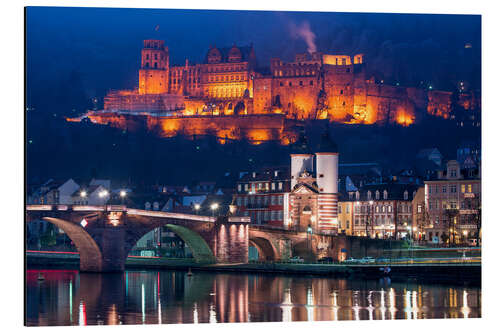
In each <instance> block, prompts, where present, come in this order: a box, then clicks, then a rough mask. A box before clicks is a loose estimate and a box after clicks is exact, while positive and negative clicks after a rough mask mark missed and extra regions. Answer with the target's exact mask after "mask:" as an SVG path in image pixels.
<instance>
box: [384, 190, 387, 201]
mask: <svg viewBox="0 0 500 333" xmlns="http://www.w3.org/2000/svg"><path fill="white" fill-rule="evenodd" d="M384 200H387V191H386V190H384Z"/></svg>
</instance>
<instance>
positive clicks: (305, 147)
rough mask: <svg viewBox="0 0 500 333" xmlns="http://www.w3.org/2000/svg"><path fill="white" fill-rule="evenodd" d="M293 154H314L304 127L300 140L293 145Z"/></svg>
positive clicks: (301, 130) (301, 129)
mask: <svg viewBox="0 0 500 333" xmlns="http://www.w3.org/2000/svg"><path fill="white" fill-rule="evenodd" d="M291 153H292V154H312V153H313V152H312V151H311V149H310V148H309V144H308V142H307V138H306V131H305V129H304V127H301V128H300V133H299V138H298V139H297V141H295V142H294V143H293V144H292V151H291Z"/></svg>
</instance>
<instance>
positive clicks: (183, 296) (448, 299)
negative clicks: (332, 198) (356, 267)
mask: <svg viewBox="0 0 500 333" xmlns="http://www.w3.org/2000/svg"><path fill="white" fill-rule="evenodd" d="M40 272H41V273H42V274H43V275H44V277H45V280H44V281H43V282H39V281H38V280H37V277H38V274H39V273H40ZM480 305H481V291H480V289H478V288H465V287H456V286H437V285H436V286H432V285H420V284H398V283H390V282H389V281H387V280H385V281H384V280H381V281H357V280H346V279H329V278H312V277H295V276H294V277H290V276H272V275H251V274H250V275H246V274H212V273H204V272H195V273H194V274H193V275H192V276H187V274H185V273H184V272H179V271H162V272H143V271H127V272H125V273H119V274H85V273H79V272H78V271H72V270H43V271H39V270H29V271H28V272H27V312H26V316H27V323H28V325H30V326H46V325H120V324H166V323H209V322H210V323H216V322H218V323H220V322H250V321H251V322H262V321H312V320H315V321H318V320H387V319H423V318H475V317H480V316H481V312H480V311H481V309H480Z"/></svg>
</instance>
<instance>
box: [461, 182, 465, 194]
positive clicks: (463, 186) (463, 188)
mask: <svg viewBox="0 0 500 333" xmlns="http://www.w3.org/2000/svg"><path fill="white" fill-rule="evenodd" d="M461 191H462V193H465V184H462V186H461Z"/></svg>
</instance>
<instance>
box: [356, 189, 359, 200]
mask: <svg viewBox="0 0 500 333" xmlns="http://www.w3.org/2000/svg"><path fill="white" fill-rule="evenodd" d="M356 200H359V191H356Z"/></svg>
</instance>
